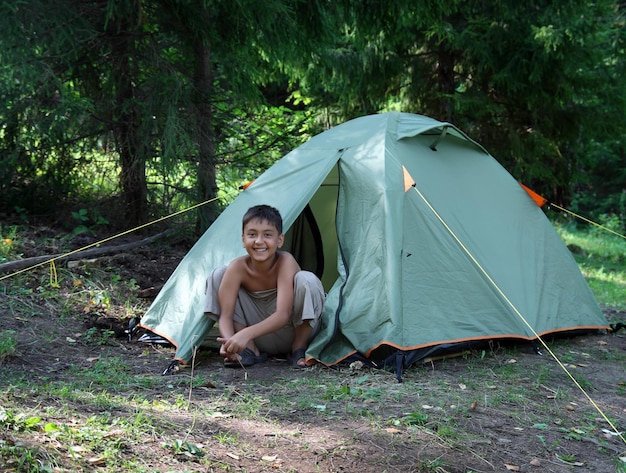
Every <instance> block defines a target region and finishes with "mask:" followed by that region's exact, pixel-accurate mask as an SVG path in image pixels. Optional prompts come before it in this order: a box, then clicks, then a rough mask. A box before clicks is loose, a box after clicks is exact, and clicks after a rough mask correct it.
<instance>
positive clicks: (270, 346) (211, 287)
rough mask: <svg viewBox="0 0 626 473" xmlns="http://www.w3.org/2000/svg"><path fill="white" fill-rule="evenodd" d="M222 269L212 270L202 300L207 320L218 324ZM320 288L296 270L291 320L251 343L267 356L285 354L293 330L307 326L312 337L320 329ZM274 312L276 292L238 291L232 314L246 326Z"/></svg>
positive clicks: (313, 279)
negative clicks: (308, 325)
mask: <svg viewBox="0 0 626 473" xmlns="http://www.w3.org/2000/svg"><path fill="white" fill-rule="evenodd" d="M225 271H226V267H225V266H224V267H221V268H217V269H215V270H213V271H212V272H211V274H210V275H209V277H208V278H207V282H206V290H205V295H206V300H205V305H204V312H205V313H206V315H207V316H208V317H211V318H212V319H213V320H215V321H217V322H218V323H219V314H220V307H219V301H218V297H217V295H218V290H219V287H220V284H221V283H222V278H223V277H224V272H225ZM324 298H325V295H324V288H323V287H322V283H321V282H320V280H319V279H318V278H317V276H315V274H313V273H311V272H309V271H299V272H298V273H296V275H295V277H294V298H293V310H292V311H291V321H290V322H289V324H287V325H285V326H284V327H282V328H280V329H278V330H276V331H275V332H272V333H268V334H266V335H263V336H261V337H258V338H257V339H255V340H254V343H256V346H257V347H258V348H259V350H261V351H262V352H265V353H268V354H270V355H277V354H289V353H290V352H291V344H292V343H293V338H294V333H295V328H296V327H298V326H300V325H301V324H302V323H308V324H310V325H311V327H312V328H313V330H312V336H314V335H315V334H317V332H318V330H319V328H320V318H321V315H322V311H323V310H324ZM275 311H276V289H270V290H268V291H258V292H248V291H246V290H245V289H243V288H241V289H239V295H238V296H237V302H236V303H235V314H234V318H233V320H234V321H235V322H236V323H239V324H241V325H244V326H246V327H249V326H250V325H254V324H257V323H259V322H261V321H262V320H265V319H266V318H267V317H269V316H270V315H271V314H273V313H274V312H275Z"/></svg>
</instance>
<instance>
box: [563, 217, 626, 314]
mask: <svg viewBox="0 0 626 473" xmlns="http://www.w3.org/2000/svg"><path fill="white" fill-rule="evenodd" d="M611 221H613V222H615V220H614V219H609V221H608V222H606V223H607V224H608V225H611ZM555 226H556V229H557V231H558V232H559V234H560V235H561V238H563V241H564V242H565V243H566V244H567V246H568V247H569V248H570V250H571V251H572V253H573V255H574V258H575V259H576V261H577V262H578V265H579V266H580V268H581V271H582V273H583V275H584V276H585V279H586V280H587V283H588V284H589V287H590V288H591V290H592V292H593V293H594V294H595V296H596V298H597V300H598V302H599V303H600V304H602V305H605V306H608V307H614V308H616V309H620V310H623V309H624V308H626V301H624V291H626V256H625V255H626V239H624V238H622V237H619V236H617V235H614V234H611V233H608V232H607V231H605V230H603V229H602V228H599V227H597V226H591V225H588V226H587V228H585V229H581V228H577V227H576V226H575V225H574V224H571V225H565V224H562V223H558V222H557V223H555Z"/></svg>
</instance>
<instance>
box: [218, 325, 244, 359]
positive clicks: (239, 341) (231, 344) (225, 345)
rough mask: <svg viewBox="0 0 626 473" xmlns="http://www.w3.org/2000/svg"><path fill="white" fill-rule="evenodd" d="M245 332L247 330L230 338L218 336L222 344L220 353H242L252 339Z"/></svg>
mask: <svg viewBox="0 0 626 473" xmlns="http://www.w3.org/2000/svg"><path fill="white" fill-rule="evenodd" d="M244 332H245V330H241V331H239V332H237V333H236V334H234V335H233V336H232V337H229V338H223V337H217V341H218V342H219V343H221V344H222V346H221V348H220V354H221V355H224V356H228V357H232V356H233V355H236V354H237V353H241V352H242V351H243V350H244V349H245V348H246V346H248V343H250V339H249V338H248V337H247V336H246V335H245V333H244Z"/></svg>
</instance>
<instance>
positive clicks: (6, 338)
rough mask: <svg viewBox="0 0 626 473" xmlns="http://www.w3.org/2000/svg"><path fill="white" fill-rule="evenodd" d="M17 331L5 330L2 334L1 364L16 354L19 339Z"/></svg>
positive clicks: (0, 346)
mask: <svg viewBox="0 0 626 473" xmlns="http://www.w3.org/2000/svg"><path fill="white" fill-rule="evenodd" d="M15 335H16V333H15V330H3V331H1V332H0V364H1V363H2V362H3V361H4V360H5V359H6V358H9V357H10V356H13V354H14V353H15V348H16V347H17V339H16V337H15Z"/></svg>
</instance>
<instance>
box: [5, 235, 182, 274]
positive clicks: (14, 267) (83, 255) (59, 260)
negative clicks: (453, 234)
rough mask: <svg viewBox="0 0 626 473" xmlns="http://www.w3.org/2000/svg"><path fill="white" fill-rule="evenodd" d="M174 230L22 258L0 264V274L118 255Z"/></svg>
mask: <svg viewBox="0 0 626 473" xmlns="http://www.w3.org/2000/svg"><path fill="white" fill-rule="evenodd" d="M173 231H174V230H171V229H170V230H165V231H164V232H161V233H157V234H156V235H153V236H150V237H147V238H144V239H143V240H138V241H133V242H130V243H124V244H123V245H114V246H96V245H94V246H96V247H95V248H87V249H85V250H81V251H71V252H69V253H61V254H56V255H42V256H33V257H32V258H24V259H20V260H16V261H9V262H8V263H3V264H0V274H6V273H10V272H13V271H19V270H21V269H25V268H35V267H37V266H43V265H44V264H46V263H50V262H52V261H54V263H55V264H63V263H66V262H68V261H76V260H81V259H89V258H96V257H99V256H106V255H112V254H119V253H121V252H123V251H128V250H132V249H134V248H138V247H140V246H143V245H147V244H149V243H152V242H153V241H155V240H158V239H159V238H162V237H164V236H166V235H168V234H169V233H172V232H173Z"/></svg>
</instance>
